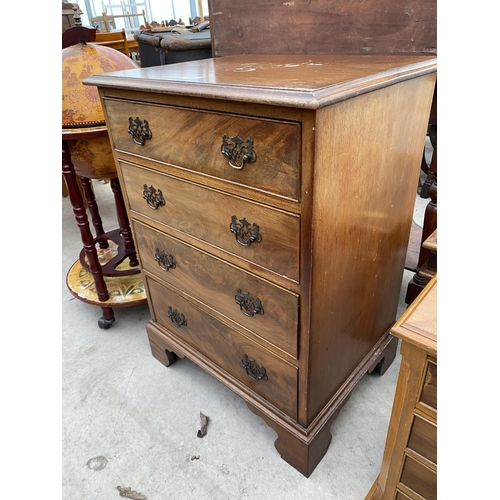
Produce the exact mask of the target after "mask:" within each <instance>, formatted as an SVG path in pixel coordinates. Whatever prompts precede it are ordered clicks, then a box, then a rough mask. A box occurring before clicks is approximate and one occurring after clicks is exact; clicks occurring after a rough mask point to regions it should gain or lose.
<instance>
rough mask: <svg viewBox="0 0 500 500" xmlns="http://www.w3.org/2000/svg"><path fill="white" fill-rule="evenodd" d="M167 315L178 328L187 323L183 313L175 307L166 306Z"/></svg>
mask: <svg viewBox="0 0 500 500" xmlns="http://www.w3.org/2000/svg"><path fill="white" fill-rule="evenodd" d="M168 317H169V318H170V321H171V322H172V323H173V324H174V325H175V326H177V327H179V328H180V327H181V326H186V325H187V323H186V318H185V317H184V314H181V313H180V312H179V311H178V310H177V309H172V308H171V307H170V306H168Z"/></svg>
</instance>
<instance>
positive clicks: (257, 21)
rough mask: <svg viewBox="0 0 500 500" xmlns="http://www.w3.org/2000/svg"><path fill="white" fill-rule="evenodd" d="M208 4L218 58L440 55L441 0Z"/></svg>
mask: <svg viewBox="0 0 500 500" xmlns="http://www.w3.org/2000/svg"><path fill="white" fill-rule="evenodd" d="M208 2H209V7H210V8H209V10H210V29H211V31H212V43H213V53H214V57H219V56H226V55H238V54H325V53H328V54H436V47H437V12H436V0H407V1H405V2H395V1H394V0H379V1H378V2H377V4H376V7H375V6H374V4H373V2H331V1H330V0H317V1H315V2H268V1H267V0H255V1H253V2H252V8H251V13H249V9H248V4H247V3H246V2H234V1H233V0H208Z"/></svg>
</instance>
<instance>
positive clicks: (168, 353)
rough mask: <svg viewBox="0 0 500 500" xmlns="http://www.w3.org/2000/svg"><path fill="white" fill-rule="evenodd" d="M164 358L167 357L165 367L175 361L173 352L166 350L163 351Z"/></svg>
mask: <svg viewBox="0 0 500 500" xmlns="http://www.w3.org/2000/svg"><path fill="white" fill-rule="evenodd" d="M165 356H166V357H167V363H168V364H167V366H170V365H171V364H172V363H173V362H174V361H175V360H176V359H177V356H176V354H175V352H172V351H169V350H168V349H165Z"/></svg>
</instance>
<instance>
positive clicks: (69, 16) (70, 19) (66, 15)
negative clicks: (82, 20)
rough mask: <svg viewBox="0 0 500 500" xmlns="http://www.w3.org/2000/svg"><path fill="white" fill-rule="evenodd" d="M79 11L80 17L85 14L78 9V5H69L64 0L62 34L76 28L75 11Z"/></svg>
mask: <svg viewBox="0 0 500 500" xmlns="http://www.w3.org/2000/svg"><path fill="white" fill-rule="evenodd" d="M75 8H76V9H77V13H78V14H79V15H82V14H83V11H82V10H81V9H80V7H78V4H77V3H69V2H65V1H64V0H63V2H62V32H63V33H64V32H65V31H66V30H68V29H69V28H71V27H73V26H75V20H74V15H75V10H74V9H75Z"/></svg>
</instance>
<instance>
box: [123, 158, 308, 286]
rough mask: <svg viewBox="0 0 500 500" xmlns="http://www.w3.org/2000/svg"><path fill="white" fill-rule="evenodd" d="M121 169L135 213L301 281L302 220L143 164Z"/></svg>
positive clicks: (281, 274) (293, 215)
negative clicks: (144, 166)
mask: <svg viewBox="0 0 500 500" xmlns="http://www.w3.org/2000/svg"><path fill="white" fill-rule="evenodd" d="M120 168H121V171H122V175H123V178H124V185H125V191H126V194H127V198H128V202H129V205H130V208H131V209H132V210H133V211H135V212H137V213H139V214H141V215H143V216H146V217H148V218H152V219H154V220H156V221H158V222H160V223H162V224H164V225H165V226H167V227H169V228H172V229H174V230H175V231H179V232H182V233H184V234H186V235H189V236H190V237H194V238H196V239H198V240H200V241H203V242H206V243H208V244H210V245H212V246H215V247H218V248H220V249H222V250H224V251H225V252H229V253H231V254H232V255H236V256H238V257H240V258H243V259H245V260H247V261H250V262H253V263H255V264H257V265H259V266H261V267H263V268H265V269H268V270H270V271H273V272H274V273H277V274H279V275H280V276H283V277H286V278H288V279H291V280H294V281H296V282H298V281H299V247H300V243H299V241H300V217H299V216H297V215H295V214H291V213H289V212H284V211H282V210H278V209H274V208H271V207H268V206H266V205H261V204H259V203H254V202H251V201H249V200H244V199H241V198H238V197H237V196H232V195H230V194H227V193H223V192H221V191H218V190H215V189H210V188H206V187H203V186H201V185H199V184H195V183H192V182H188V181H183V180H181V179H177V178H175V177H172V176H169V175H166V174H161V173H159V172H155V171H152V170H149V169H147V168H143V167H140V166H139V165H132V164H129V163H126V162H120Z"/></svg>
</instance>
